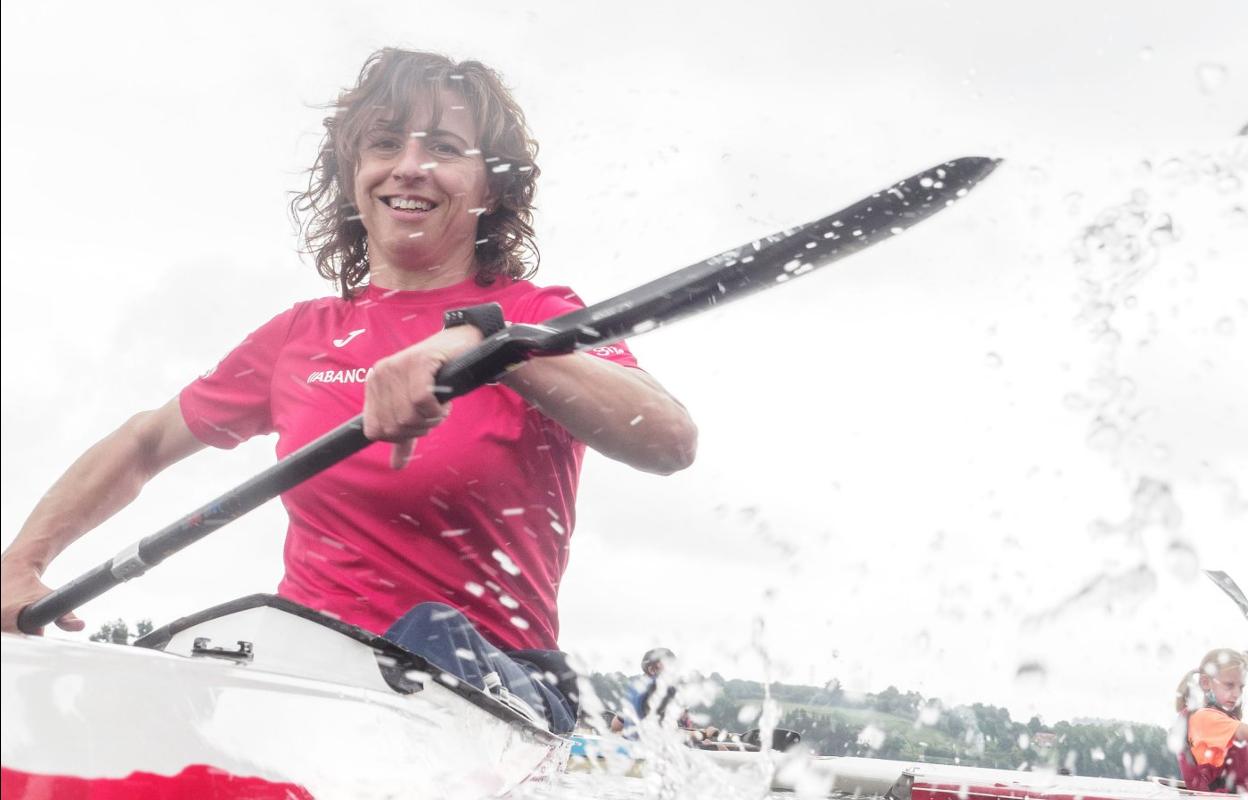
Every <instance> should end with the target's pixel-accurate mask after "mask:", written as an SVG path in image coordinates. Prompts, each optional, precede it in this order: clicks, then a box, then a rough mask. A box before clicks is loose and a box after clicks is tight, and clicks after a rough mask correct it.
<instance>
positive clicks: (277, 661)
mask: <svg viewBox="0 0 1248 800" xmlns="http://www.w3.org/2000/svg"><path fill="white" fill-rule="evenodd" d="M291 607H293V609H294V610H292V608H291ZM318 617H319V615H316V614H314V613H312V612H308V611H307V610H306V609H301V607H298V606H294V604H289V603H285V601H281V600H280V599H278V598H271V597H269V596H267V595H257V596H253V597H251V598H244V599H243V600H241V601H236V602H235V603H232V604H227V605H226V606H222V607H219V608H217V609H212V610H210V611H208V612H204V613H203V614H200V615H196V616H195V617H190V618H187V619H186V620H181V621H179V623H175V624H174V625H172V626H169V627H167V628H165V629H161V630H160V631H157V632H155V633H154V634H152V635H150V636H149V637H145V638H146V639H147V641H148V644H149V645H155V646H156V647H157V648H163V652H162V649H152V648H151V647H124V646H118V645H107V644H96V643H79V642H68V641H64V640H59V641H58V640H49V639H41V638H33V637H23V636H12V635H4V636H3V637H2V639H3V641H2V646H3V670H2V685H3V693H2V695H0V715H2V717H3V737H2V738H3V748H2V749H3V753H2V759H0V760H2V761H3V767H4V797H5V798H6V800H8V798H10V797H13V798H17V797H21V796H32V797H33V796H45V797H46V796H52V797H55V796H59V795H61V794H65V793H68V791H60V789H65V790H71V791H81V790H82V788H83V787H84V786H86V787H88V788H89V787H90V786H92V785H95V786H97V788H99V789H101V790H103V791H108V790H111V791H116V792H117V794H116V796H119V797H120V796H142V794H144V793H148V792H149V790H150V791H151V792H153V793H152V794H151V796H157V795H156V794H155V792H156V789H153V788H152V787H156V788H158V789H159V790H160V791H164V792H166V794H165V795H160V796H170V795H169V794H168V793H169V792H176V793H177V795H181V796H186V795H187V794H188V792H185V791H181V790H183V789H190V790H191V791H192V792H194V793H195V794H200V795H208V796H213V797H221V798H227V797H244V796H245V797H268V796H273V797H313V798H334V797H351V798H368V797H394V796H411V797H446V798H469V797H471V798H478V797H488V796H494V795H498V794H502V793H505V792H507V791H509V790H511V789H513V788H515V787H516V786H518V785H519V784H521V783H523V782H525V781H526V780H530V779H534V778H542V777H545V776H548V775H550V774H551V773H553V772H556V771H558V770H559V769H560V768H561V766H562V765H563V764H564V763H565V762H566V758H567V749H568V747H569V746H570V744H569V743H568V742H567V740H564V739H561V738H560V737H557V736H554V735H552V734H550V733H548V732H547V731H545V730H542V729H540V728H538V727H536V726H534V725H532V724H531V723H528V722H527V721H526V720H524V719H523V718H522V717H521V716H520V715H518V714H516V713H515V712H514V711H512V710H511V709H508V708H506V707H505V706H503V705H502V704H501V703H497V702H496V701H495V700H494V699H493V698H492V697H490V696H489V695H486V694H485V693H483V692H480V691H477V690H475V689H473V688H472V687H468V686H464V685H459V682H458V681H455V680H453V679H451V678H450V677H449V676H444V675H442V674H441V673H439V672H438V671H437V670H436V669H432V668H430V667H429V666H428V665H427V664H425V663H424V662H421V661H420V660H419V659H415V658H414V657H411V656H410V655H407V654H403V653H402V651H398V650H397V648H393V649H391V648H392V646H388V643H381V644H380V645H379V644H378V643H377V641H376V637H373V636H372V635H371V634H368V633H366V632H364V631H360V630H359V629H356V628H353V627H352V626H346V625H343V624H342V623H338V622H336V621H334V620H329V619H328V618H324V617H320V618H319V619H318ZM353 632H354V633H353ZM197 640H198V641H197ZM240 641H241V642H246V643H250V645H251V653H250V658H248V657H247V654H246V653H242V652H240V649H246V648H244V647H243V646H241V645H240V644H239V642H240ZM196 650H198V652H199V654H198V655H193V654H192V652H193V651H196ZM396 654H397V655H396ZM404 656H406V657H404ZM127 782H129V783H127ZM201 789H202V790H205V791H200V790H201ZM207 790H210V791H207Z"/></svg>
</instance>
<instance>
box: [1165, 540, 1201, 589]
mask: <svg viewBox="0 0 1248 800" xmlns="http://www.w3.org/2000/svg"><path fill="white" fill-rule="evenodd" d="M1166 564H1167V565H1168V566H1169V567H1170V572H1171V574H1172V575H1174V576H1175V577H1176V578H1180V579H1182V580H1185V581H1194V580H1196V578H1197V576H1198V575H1199V574H1200V559H1199V558H1198V557H1197V556H1196V550H1195V549H1194V548H1193V547H1192V546H1191V545H1190V544H1188V543H1187V542H1185V541H1183V540H1181V539H1175V540H1174V541H1172V542H1170V546H1169V547H1167V548H1166Z"/></svg>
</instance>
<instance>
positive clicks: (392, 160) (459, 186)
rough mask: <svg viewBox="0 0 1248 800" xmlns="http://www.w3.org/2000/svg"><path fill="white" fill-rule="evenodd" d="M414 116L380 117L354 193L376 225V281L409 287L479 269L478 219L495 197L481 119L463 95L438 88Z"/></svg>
mask: <svg viewBox="0 0 1248 800" xmlns="http://www.w3.org/2000/svg"><path fill="white" fill-rule="evenodd" d="M438 99H439V102H440V104H441V107H442V115H441V119H439V120H438V121H437V126H436V128H434V127H433V124H432V123H433V120H432V116H433V112H432V110H431V109H430V108H428V105H429V104H428V103H419V104H417V105H416V110H415V111H414V112H413V113H412V116H411V117H410V118H409V119H406V120H394V119H386V118H385V115H383V117H382V118H381V119H379V120H378V121H377V122H376V123H375V124H374V125H373V127H372V129H370V130H368V131H366V132H365V134H364V136H363V138H362V139H361V141H360V151H359V162H358V165H357V167H356V171H355V181H354V185H353V199H354V201H355V205H356V208H357V209H358V210H359V214H360V222H361V223H363V225H364V228H365V230H367V231H368V252H369V270H370V273H371V280H372V281H373V282H374V283H376V284H378V285H379V286H382V287H385V288H402V287H403V286H404V285H409V284H411V283H412V281H413V279H415V280H416V281H417V282H418V283H426V282H428V283H429V285H430V286H442V285H449V284H451V283H456V282H458V281H461V280H463V279H464V278H466V277H468V276H469V275H471V274H472V272H473V270H474V269H475V266H476V261H475V258H474V252H475V246H476V238H477V220H478V218H479V216H480V215H481V214H483V213H486V210H487V209H488V208H489V206H490V203H491V202H492V199H493V198H492V197H491V195H490V191H489V184H488V181H487V178H486V170H485V161H484V159H483V158H482V155H481V153H480V150H479V149H478V141H477V124H476V120H474V119H473V116H472V112H471V111H469V110H468V104H467V103H466V102H465V100H464V98H463V97H462V96H461V95H460V94H459V93H458V92H453V91H449V90H446V89H440V90H438Z"/></svg>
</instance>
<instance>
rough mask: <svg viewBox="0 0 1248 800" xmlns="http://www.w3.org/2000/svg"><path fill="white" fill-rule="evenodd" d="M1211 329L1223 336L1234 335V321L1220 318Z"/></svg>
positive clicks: (1228, 318)
mask: <svg viewBox="0 0 1248 800" xmlns="http://www.w3.org/2000/svg"><path fill="white" fill-rule="evenodd" d="M1213 329H1214V330H1215V331H1217V332H1218V333H1220V334H1222V335H1223V336H1234V335H1235V320H1233V319H1231V318H1230V317H1222V318H1221V319H1219V320H1218V321H1217V322H1215V323H1214V324H1213Z"/></svg>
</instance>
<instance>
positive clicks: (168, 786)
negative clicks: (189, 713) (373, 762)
mask: <svg viewBox="0 0 1248 800" xmlns="http://www.w3.org/2000/svg"><path fill="white" fill-rule="evenodd" d="M0 794H3V795H4V800H19V798H20V799H21V800H182V798H187V797H195V798H201V797H202V798H208V800H232V799H233V798H244V797H245V798H247V800H313V798H312V793H311V792H309V791H308V790H307V789H304V788H303V787H302V786H298V785H296V784H293V783H276V782H274V781H266V780H265V779H264V778H248V777H243V776H240V775H231V774H230V773H228V772H226V771H225V770H221V769H217V768H216V767H209V766H207V765H204V764H196V765H194V766H190V767H187V768H186V769H184V770H182V771H181V772H179V773H178V774H177V775H157V774H155V773H153V772H132V773H130V774H129V775H127V776H126V777H124V778H79V777H77V776H75V775H43V774H40V773H36V772H22V771H21V770H16V769H9V768H8V767H4V768H2V769H0Z"/></svg>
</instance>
